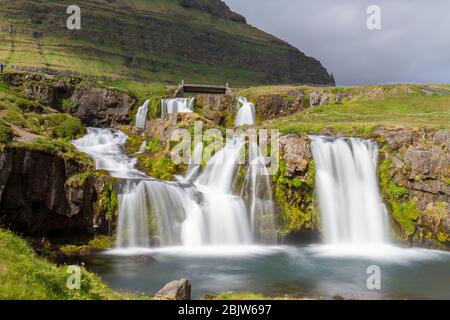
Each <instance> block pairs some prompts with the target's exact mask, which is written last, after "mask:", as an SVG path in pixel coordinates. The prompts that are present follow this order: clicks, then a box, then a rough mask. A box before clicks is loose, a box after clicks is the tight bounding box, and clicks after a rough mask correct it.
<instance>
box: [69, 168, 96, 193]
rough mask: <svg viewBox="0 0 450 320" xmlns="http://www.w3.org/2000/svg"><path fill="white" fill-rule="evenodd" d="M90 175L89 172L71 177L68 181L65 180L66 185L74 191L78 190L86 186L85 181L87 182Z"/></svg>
mask: <svg viewBox="0 0 450 320" xmlns="http://www.w3.org/2000/svg"><path fill="white" fill-rule="evenodd" d="M90 175H91V173H90V172H83V173H80V174H76V175H73V176H71V177H70V178H69V179H67V181H66V185H67V186H68V187H71V188H74V189H80V188H82V187H83V186H84V185H85V184H86V181H87V180H88V178H89V177H90Z"/></svg>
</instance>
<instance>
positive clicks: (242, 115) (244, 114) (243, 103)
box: [234, 97, 256, 127]
mask: <svg viewBox="0 0 450 320" xmlns="http://www.w3.org/2000/svg"><path fill="white" fill-rule="evenodd" d="M255 122H256V115H255V106H254V105H253V103H251V102H248V101H247V98H245V97H239V98H238V111H237V114H236V119H235V121H234V124H235V126H236V127H239V126H244V125H253V124H255Z"/></svg>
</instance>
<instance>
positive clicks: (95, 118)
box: [70, 87, 136, 127]
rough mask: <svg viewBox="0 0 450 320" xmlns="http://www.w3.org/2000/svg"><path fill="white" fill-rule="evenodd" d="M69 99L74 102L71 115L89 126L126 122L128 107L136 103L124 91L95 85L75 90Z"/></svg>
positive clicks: (128, 119)
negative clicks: (74, 105)
mask: <svg viewBox="0 0 450 320" xmlns="http://www.w3.org/2000/svg"><path fill="white" fill-rule="evenodd" d="M70 100H71V101H72V102H74V103H75V104H76V109H75V111H73V112H72V113H73V115H74V116H76V117H78V118H80V119H81V121H83V123H84V124H85V125H86V126H90V127H114V126H115V125H118V124H128V123H129V122H130V118H129V114H130V109H131V108H132V106H133V105H134V104H135V103H136V100H134V99H133V98H131V97H130V96H129V95H128V94H126V93H123V92H116V91H111V90H107V89H104V88H95V87H91V88H83V89H77V90H75V92H74V94H73V95H72V96H71V97H70Z"/></svg>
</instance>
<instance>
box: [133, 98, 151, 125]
mask: <svg viewBox="0 0 450 320" xmlns="http://www.w3.org/2000/svg"><path fill="white" fill-rule="evenodd" d="M149 103H150V100H146V101H145V102H144V104H143V105H142V106H140V107H139V109H138V111H137V113H136V128H139V129H145V123H146V121H147V114H148V105H149Z"/></svg>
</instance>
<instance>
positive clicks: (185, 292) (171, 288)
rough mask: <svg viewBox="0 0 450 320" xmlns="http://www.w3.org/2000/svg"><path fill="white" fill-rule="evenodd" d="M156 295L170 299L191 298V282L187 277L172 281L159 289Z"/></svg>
mask: <svg viewBox="0 0 450 320" xmlns="http://www.w3.org/2000/svg"><path fill="white" fill-rule="evenodd" d="M155 297H156V298H160V299H170V300H190V299H191V282H190V281H189V280H186V279H180V280H174V281H171V282H169V283H168V284H166V285H165V286H164V287H163V288H162V289H161V290H159V291H158V293H156V295H155Z"/></svg>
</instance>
